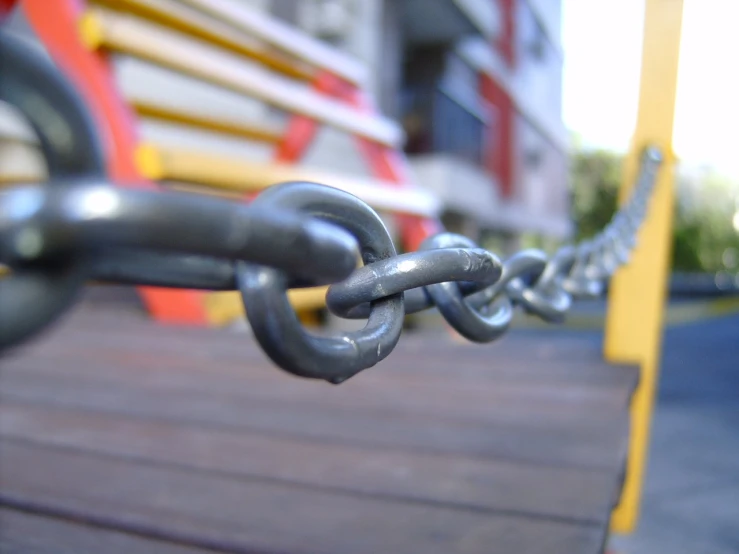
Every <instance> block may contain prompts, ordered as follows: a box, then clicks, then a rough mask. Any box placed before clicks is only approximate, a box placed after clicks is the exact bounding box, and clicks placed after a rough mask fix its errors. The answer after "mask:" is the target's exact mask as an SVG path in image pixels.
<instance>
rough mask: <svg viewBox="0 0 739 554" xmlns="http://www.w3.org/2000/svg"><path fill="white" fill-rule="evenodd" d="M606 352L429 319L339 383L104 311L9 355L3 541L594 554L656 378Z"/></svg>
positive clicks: (4, 385)
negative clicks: (478, 333) (640, 402)
mask: <svg viewBox="0 0 739 554" xmlns="http://www.w3.org/2000/svg"><path fill="white" fill-rule="evenodd" d="M599 358H600V353H599V351H598V345H597V344H595V343H594V342H593V341H592V340H589V339H579V338H577V337H576V336H574V335H564V334H561V333H545V332H523V333H513V334H511V335H509V336H508V337H506V338H505V339H504V340H501V341H499V342H497V343H494V344H492V345H489V346H480V345H464V344H457V343H455V342H453V341H452V340H451V339H450V337H449V335H448V334H446V333H443V332H433V331H429V332H424V333H419V334H416V335H414V334H408V335H407V336H404V337H403V338H402V340H401V344H400V345H399V346H398V348H397V350H396V351H395V352H394V353H393V354H392V356H391V357H390V358H389V359H388V360H386V361H385V362H384V363H382V364H381V365H379V366H378V367H375V368H372V369H370V370H368V371H366V372H364V373H362V374H360V375H359V376H357V377H355V378H353V379H352V380H350V381H349V382H347V383H345V384H343V385H341V386H338V387H335V386H331V385H328V384H325V383H321V382H309V381H304V380H299V379H297V378H294V377H291V376H288V375H286V374H284V373H282V372H281V371H279V370H277V369H276V368H275V367H274V366H272V364H271V363H270V362H269V361H268V360H267V359H266V357H265V356H264V355H263V354H262V352H261V351H260V350H259V349H258V348H257V347H256V346H255V344H254V342H253V339H252V338H251V337H249V336H248V335H244V334H237V333H234V332H227V331H213V330H202V329H178V328H164V327H158V326H156V325H155V324H153V323H151V322H148V321H146V320H145V319H144V318H143V317H141V316H140V315H138V314H134V313H131V312H122V311H114V310H111V309H108V308H99V307H98V308H93V307H90V306H89V305H87V306H84V307H82V308H80V309H78V310H77V311H75V312H74V313H73V314H72V315H71V316H69V317H68V318H66V319H65V320H64V321H63V322H62V323H61V324H60V325H59V326H57V327H56V328H54V330H53V331H52V332H51V333H50V334H47V335H46V336H45V337H44V338H43V339H42V340H39V341H36V342H35V343H34V344H33V345H31V346H30V347H27V348H24V349H23V350H22V351H19V352H17V353H15V354H13V355H12V356H11V357H8V358H6V359H3V360H2V370H1V371H0V551H1V552H3V553H6V552H7V553H21V552H23V553H26V552H33V553H35V554H39V553H44V554H45V553H49V554H51V553H53V554H60V553H74V554H83V553H88V552H89V553H94V554H99V553H113V554H117V553H126V554H128V553H133V552H147V553H148V552H152V553H167V554H169V553H172V554H173V553H183V554H184V553H190V554H195V553H204V552H231V553H237V552H238V553H241V552H243V553H246V552H249V553H275V554H276V553H291V554H297V553H301V554H302V553H325V554H328V553H351V554H363V553H371V554H380V553H382V554H385V553H388V554H389V553H397V554H400V553H409V554H420V553H425V554H431V553H443V554H449V553H486V554H489V553H505V554H511V553H513V554H528V553H541V554H578V553H582V554H595V553H597V552H601V551H602V549H603V546H604V540H605V537H606V533H607V523H608V518H609V512H610V509H611V507H612V506H613V503H614V502H615V499H616V496H617V493H618V488H619V485H620V479H621V478H622V470H623V466H624V460H625V448H626V436H627V411H626V408H627V404H628V402H629V398H630V396H631V393H632V390H633V388H634V385H635V383H636V378H637V374H636V371H635V369H634V368H626V367H609V366H606V365H605V364H603V363H602V362H600V361H599Z"/></svg>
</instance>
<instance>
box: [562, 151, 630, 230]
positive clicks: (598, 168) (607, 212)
mask: <svg viewBox="0 0 739 554" xmlns="http://www.w3.org/2000/svg"><path fill="white" fill-rule="evenodd" d="M621 163H622V158H621V156H618V155H617V154H613V153H611V152H606V151H602V150H596V151H579V152H575V153H574V154H573V155H572V157H571V161H570V183H571V196H572V212H573V213H572V216H573V219H574V221H575V228H576V238H577V240H583V239H586V238H589V237H591V236H593V235H595V234H596V233H598V232H599V231H600V230H601V229H603V227H605V226H606V225H607V224H608V222H609V221H610V220H611V218H612V217H613V214H614V212H615V211H616V208H617V207H618V187H619V185H620V184H621Z"/></svg>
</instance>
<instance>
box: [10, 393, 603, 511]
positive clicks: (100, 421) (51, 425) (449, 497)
mask: <svg viewBox="0 0 739 554" xmlns="http://www.w3.org/2000/svg"><path fill="white" fill-rule="evenodd" d="M0 437H1V438H3V439H22V440H24V441H30V442H31V443H33V444H37V445H49V446H55V447H63V448H66V449H72V450H75V451H87V452H94V453H98V454H105V455H107V456H110V457H112V458H115V459H120V458H123V459H128V460H131V461H140V462H142V463H147V462H156V463H158V464H164V465H171V466H177V467H181V468H185V469H194V470H199V471H205V472H210V473H216V474H224V475H226V474H228V475H232V476H234V478H251V479H257V480H259V479H263V480H264V479H266V480H268V481H280V482H284V483H295V484H299V485H302V486H312V487H318V488H321V489H325V490H337V491H347V492H353V493H357V494H366V495H371V496H378V497H383V498H389V499H396V500H398V501H403V502H407V501H415V502H429V503H433V504H444V505H448V506H458V507H461V508H464V509H478V510H492V511H498V512H506V513H514V512H516V513H522V514H523V513H525V514H527V515H528V516H531V517H536V518H549V519H561V520H578V521H584V522H591V523H600V524H605V523H606V522H607V521H608V518H609V515H610V510H611V508H612V506H613V503H614V501H615V494H616V487H615V484H616V483H615V480H614V478H613V475H612V474H610V473H609V472H603V471H597V470H586V469H569V468H543V467H541V466H532V465H527V464H519V463H509V462H505V461H497V460H486V461H483V460H476V459H470V458H464V457H462V456H458V457H453V458H450V457H439V456H434V455H431V454H424V453H408V452H403V451H392V450H380V449H376V448H362V447H358V446H347V445H337V444H314V443H311V442H309V441H303V440H299V439H293V438H286V437H268V436H264V435H261V434H258V433H248V432H244V433H234V432H231V431H225V430H218V429H203V428H198V427H190V426H183V425H178V424H173V423H170V422H164V421H145V420H142V419H139V418H130V417H122V416H120V415H111V414H104V413H90V412H85V411H82V410H74V409H71V410H70V409H59V408H50V407H43V406H41V407H38V406H27V405H22V404H14V403H12V402H4V403H3V404H2V405H1V406H0Z"/></svg>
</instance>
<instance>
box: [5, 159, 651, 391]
mask: <svg viewBox="0 0 739 554" xmlns="http://www.w3.org/2000/svg"><path fill="white" fill-rule="evenodd" d="M661 163H662V157H661V154H660V152H659V151H658V150H657V149H655V148H652V147H650V148H647V149H646V150H645V152H644V155H643V157H642V161H641V166H640V171H639V175H638V179H637V182H636V184H635V187H634V189H633V192H632V195H631V197H630V199H629V201H628V202H627V203H626V204H625V205H624V206H623V207H622V208H621V209H620V210H619V211H618V212H617V213H616V215H615V216H614V217H613V219H612V220H611V222H610V223H609V224H608V225H607V226H606V227H605V229H603V231H602V232H601V233H599V234H598V235H597V236H595V237H593V238H592V239H590V240H588V241H586V242H584V243H581V244H579V245H577V246H572V245H570V246H566V247H563V248H561V249H559V250H558V251H557V252H556V253H555V254H554V255H552V256H551V257H550V256H548V255H547V254H546V253H545V252H542V251H540V250H531V249H529V250H523V251H520V252H517V253H516V254H514V255H513V256H510V257H509V258H507V259H505V260H503V261H501V260H500V259H499V258H498V257H497V256H496V255H495V254H493V253H491V252H489V251H487V250H484V249H482V248H479V247H478V245H476V244H475V243H474V242H473V241H472V240H471V239H469V238H467V237H463V236H461V235H457V234H453V233H441V234H439V235H435V236H433V237H430V238H429V239H427V240H426V241H425V242H424V243H423V244H422V245H421V248H420V249H419V250H418V251H417V252H412V253H407V254H401V255H398V254H397V253H396V250H395V247H394V245H393V242H392V240H391V238H390V235H389V234H388V232H387V229H386V228H385V226H384V224H383V222H382V220H381V219H380V217H379V216H378V215H377V213H375V212H374V211H373V210H372V209H371V208H370V207H369V206H367V204H365V203H364V202H362V201H361V200H359V199H358V198H356V197H354V196H352V195H350V194H348V193H345V192H343V191H340V190H338V189H334V188H331V187H327V186H323V185H319V184H314V183H284V184H280V185H277V186H274V187H271V188H270V189H268V190H267V191H265V192H264V193H262V194H261V195H259V197H258V198H257V199H256V200H255V201H254V202H252V204H250V205H249V206H245V205H240V204H235V203H232V202H228V201H225V200H219V199H215V198H194V197H192V196H191V195H186V194H178V193H159V192H146V191H141V190H131V189H125V188H120V187H112V186H110V185H108V184H105V183H100V182H79V181H74V182H67V183H60V182H55V183H52V184H51V186H24V187H11V188H7V189H5V190H4V191H3V192H0V263H2V264H5V265H7V266H9V267H10V269H11V272H10V274H9V275H8V276H6V277H4V278H2V279H0V350H2V349H4V348H9V347H11V346H14V345H16V344H19V343H21V342H23V341H25V340H27V339H29V338H31V337H33V336H34V335H36V334H37V333H38V332H40V331H41V330H42V329H43V328H44V327H46V326H47V325H48V324H49V323H50V322H52V321H54V320H55V319H56V317H57V316H59V315H60V314H61V313H63V312H64V311H65V310H67V309H68V308H69V307H70V305H71V304H72V303H73V302H74V300H75V298H76V295H77V293H78V292H79V291H80V289H81V288H82V287H83V285H84V283H85V282H86V281H87V280H90V279H95V280H98V281H108V282H118V283H128V284H146V285H158V286H167V287H175V288H195V289H205V290H235V289H238V290H240V291H241V293H242V297H243V299H244V305H245V308H246V313H247V317H248V318H249V322H250V324H251V327H252V329H253V331H254V334H255V337H256V339H257V340H258V341H259V343H260V345H261V346H262V348H263V349H264V351H265V352H266V353H267V354H268V355H269V357H270V358H271V359H272V360H273V361H274V362H275V363H276V364H277V365H278V366H279V367H281V368H282V369H284V370H286V371H289V372H291V373H294V374H296V375H300V376H303V377H309V378H317V379H324V380H327V381H329V382H332V383H339V382H342V381H344V380H346V379H347V378H349V377H351V376H352V375H354V374H356V373H357V372H359V371H361V370H363V369H366V368H368V367H371V366H373V365H375V364H376V363H378V362H379V361H381V360H383V359H384V358H385V357H387V356H388V355H389V354H390V353H391V352H392V350H393V348H394V347H395V345H396V344H397V342H398V340H399V338H400V334H401V331H402V326H403V325H402V324H403V318H404V316H405V315H406V314H410V313H415V312H418V311H421V310H426V309H431V308H435V309H438V310H439V312H440V313H441V315H442V316H443V317H444V318H445V319H446V321H447V322H448V323H449V324H450V325H451V326H452V327H453V328H454V329H456V330H457V331H458V332H459V333H460V334H461V335H463V336H464V337H466V338H467V339H469V340H471V341H474V342H480V343H484V342H490V341H493V340H495V339H497V338H499V337H500V336H502V335H503V334H504V333H505V332H506V331H507V329H508V328H509V326H510V324H511V321H512V317H513V314H514V309H515V308H516V307H520V308H522V309H523V310H525V311H526V312H528V313H530V314H533V315H536V316H538V317H540V318H541V319H543V320H545V321H548V322H561V321H562V320H563V319H564V317H565V315H566V314H567V312H568V311H569V309H570V307H571V304H572V300H573V298H574V299H576V298H579V297H592V296H597V295H600V294H601V293H602V290H603V288H604V282H605V280H606V279H608V278H609V277H610V276H611V275H612V274H613V273H614V271H616V269H617V268H618V267H620V266H621V265H623V264H625V263H627V262H628V260H629V255H630V252H631V250H632V249H633V248H634V247H635V246H636V242H637V240H636V239H637V233H638V230H639V228H640V226H641V224H642V222H643V221H644V218H645V216H646V213H647V208H648V203H649V199H650V196H651V192H652V189H653V187H654V183H655V177H656V174H657V171H658V168H659V166H660V164H661ZM360 256H361V258H362V261H363V263H364V265H363V266H362V267H359V268H357V267H356V266H357V258H358V257H360ZM320 284H330V286H329V289H328V293H327V296H326V303H327V307H328V309H329V310H330V311H331V312H332V313H334V314H335V315H337V316H339V317H344V318H366V319H367V324H366V325H365V327H364V328H363V329H361V330H360V331H354V332H349V333H340V334H337V335H334V336H328V337H326V336H321V337H319V336H315V335H313V334H310V333H308V332H307V331H306V330H305V329H304V328H303V327H302V326H301V325H300V323H299V321H298V318H297V316H296V315H295V312H294V311H293V309H292V307H291V305H290V303H289V302H288V300H287V295H286V292H287V290H288V289H290V288H296V287H303V286H315V285H320Z"/></svg>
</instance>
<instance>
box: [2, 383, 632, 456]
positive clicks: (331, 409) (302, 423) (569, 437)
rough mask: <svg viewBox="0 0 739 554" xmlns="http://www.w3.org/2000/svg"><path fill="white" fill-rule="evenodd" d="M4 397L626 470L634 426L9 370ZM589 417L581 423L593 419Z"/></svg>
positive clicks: (345, 440) (321, 438)
mask: <svg viewBox="0 0 739 554" xmlns="http://www.w3.org/2000/svg"><path fill="white" fill-rule="evenodd" d="M245 385H246V383H245ZM0 398H1V399H3V400H4V401H11V400H13V401H17V402H25V403H31V404H39V405H45V406H60V407H74V408H79V409H86V410H91V411H93V412H96V413H97V412H102V413H109V414H121V415H128V416H133V417H142V418H146V419H156V420H164V421H170V422H173V423H177V422H179V423H181V424H184V425H197V426H201V427H203V428H213V429H223V430H232V431H234V432H238V431H242V430H244V431H251V432H258V433H263V434H266V435H273V434H274V435H280V436H287V437H297V438H304V439H307V440H312V441H317V442H327V443H338V444H349V445H358V446H365V447H368V446H373V447H378V448H392V449H400V450H407V451H420V452H431V453H438V454H446V455H454V454H462V455H466V456H471V457H480V458H485V459H487V458H500V459H509V460H517V461H527V462H530V463H537V464H540V465H546V466H571V467H583V468H599V469H606V470H607V469H614V470H618V469H620V466H621V464H622V462H623V457H622V454H623V445H622V442H623V441H625V439H626V432H625V429H626V425H627V423H626V420H625V419H623V420H619V419H617V418H614V420H613V421H609V422H604V424H602V425H588V424H582V425H577V424H575V423H574V422H573V423H572V424H571V425H567V424H561V423H560V424H559V425H547V418H546V417H531V416H529V415H528V414H527V413H526V410H527V409H528V407H529V406H530V405H533V404H527V403H525V402H519V406H520V407H519V409H518V410H517V411H516V412H513V413H512V415H514V416H517V417H515V418H511V420H506V421H502V422H496V421H479V420H477V421H476V420H472V419H462V418H460V419H452V418H447V417H431V416H428V415H425V414H423V415H419V414H413V413H407V412H405V411H403V410H401V409H396V410H390V409H387V410H385V411H384V412H379V411H371V412H368V411H362V410H357V409H352V408H347V407H343V406H321V405H315V404H307V403H284V404H283V403H279V404H277V403H275V402H274V401H272V400H269V399H266V400H264V399H262V400H259V399H252V400H250V401H248V402H247V401H244V400H243V399H241V398H238V397H236V398H234V397H233V396H231V397H229V396H226V395H213V394H207V393H198V392H197V391H185V390H177V391H171V390H167V389H153V390H152V389H150V388H144V387H141V386H137V385H126V384H119V383H117V384H115V385H110V384H101V383H97V382H93V381H92V380H89V379H81V380H72V379H52V378H51V377H50V376H43V378H41V379H34V378H33V377H32V376H25V377H24V376H20V375H18V376H16V375H10V376H8V375H6V376H5V377H4V379H3V384H2V392H1V394H0ZM587 414H588V412H585V413H583V417H582V418H581V420H587V417H586V416H587Z"/></svg>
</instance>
